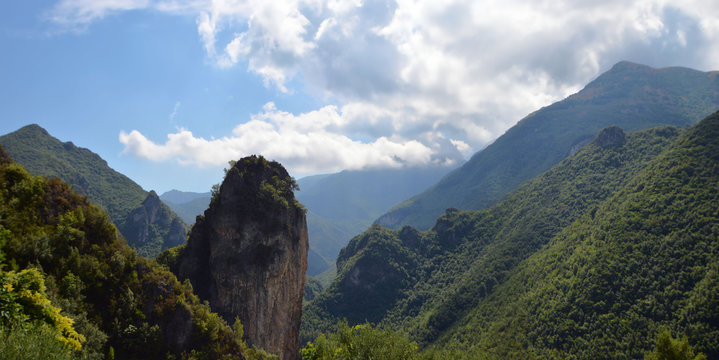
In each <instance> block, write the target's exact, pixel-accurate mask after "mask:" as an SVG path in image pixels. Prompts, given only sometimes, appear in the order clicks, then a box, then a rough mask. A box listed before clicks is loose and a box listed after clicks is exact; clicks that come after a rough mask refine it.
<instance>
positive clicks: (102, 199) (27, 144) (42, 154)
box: [0, 124, 188, 257]
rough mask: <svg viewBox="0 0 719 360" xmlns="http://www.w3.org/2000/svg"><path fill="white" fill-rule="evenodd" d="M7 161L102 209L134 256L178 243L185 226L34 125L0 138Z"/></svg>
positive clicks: (102, 164)
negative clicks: (58, 183)
mask: <svg viewBox="0 0 719 360" xmlns="http://www.w3.org/2000/svg"><path fill="white" fill-rule="evenodd" d="M0 145H2V146H3V148H4V149H5V151H6V152H7V153H8V154H9V155H10V157H11V158H12V159H13V160H14V161H16V162H18V163H19V164H21V165H23V166H24V167H25V168H26V169H27V170H28V171H29V172H30V173H31V174H34V175H42V176H46V177H58V178H60V179H62V180H63V181H65V182H67V183H68V184H70V185H71V186H72V188H73V190H75V191H76V192H78V193H80V194H83V195H86V196H87V197H88V198H90V200H92V201H93V202H94V203H96V204H97V205H99V206H100V207H101V208H103V209H104V210H105V211H107V213H108V214H109V216H110V219H111V220H112V222H113V223H114V224H115V226H117V228H118V229H120V231H121V232H122V234H123V236H124V237H125V239H127V242H128V244H129V245H130V246H134V247H136V248H137V250H138V252H139V254H140V255H143V256H148V257H154V256H155V255H157V254H158V253H159V252H160V251H161V250H162V249H164V248H168V247H173V246H177V245H179V244H182V243H184V241H185V240H186V236H187V230H188V228H187V225H186V224H185V223H184V222H183V221H182V219H180V218H179V217H178V216H177V215H176V214H175V213H173V212H172V210H170V209H169V208H168V207H167V206H166V205H165V204H163V203H162V202H161V201H159V199H158V198H157V195H156V194H154V193H148V192H146V191H145V190H143V189H142V188H141V187H140V185H138V184H137V183H135V182H134V181H132V180H131V179H130V178H128V177H127V176H125V175H123V174H120V173H118V172H117V171H115V170H113V169H112V168H110V167H109V166H108V165H107V162H106V161H105V160H103V159H102V158H101V157H100V156H98V155H97V154H95V153H93V152H92V151H90V150H88V149H84V148H79V147H77V146H75V145H74V144H73V143H71V142H65V143H63V142H60V140H58V139H56V138H54V137H53V136H51V135H50V134H49V133H48V132H47V131H46V130H45V129H43V128H41V127H40V126H38V125H34V124H33V125H28V126H25V127H23V128H21V129H19V130H17V131H15V132H12V133H10V134H7V135H3V136H2V137H0Z"/></svg>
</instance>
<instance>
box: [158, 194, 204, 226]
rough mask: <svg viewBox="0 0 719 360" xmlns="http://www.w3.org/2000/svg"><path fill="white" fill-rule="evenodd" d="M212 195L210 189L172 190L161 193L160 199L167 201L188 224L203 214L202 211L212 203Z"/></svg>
mask: <svg viewBox="0 0 719 360" xmlns="http://www.w3.org/2000/svg"><path fill="white" fill-rule="evenodd" d="M211 197H212V194H211V193H210V192H209V191H208V192H205V193H197V192H191V191H179V190H170V191H168V192H165V193H164V194H162V195H160V200H162V201H163V202H165V204H167V206H169V207H170V209H172V211H174V212H175V213H176V214H177V215H179V216H180V217H181V218H182V220H184V221H185V223H186V224H190V225H192V224H194V223H195V218H196V217H197V215H202V212H203V211H205V209H207V206H208V205H210V198H211Z"/></svg>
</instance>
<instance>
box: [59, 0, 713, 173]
mask: <svg viewBox="0 0 719 360" xmlns="http://www.w3.org/2000/svg"><path fill="white" fill-rule="evenodd" d="M139 8H146V9H152V10H153V11H159V12H164V13H168V14H175V15H176V14H182V15H184V16H188V15H189V16H193V17H194V18H195V19H196V25H197V33H198V37H199V38H200V40H201V41H202V44H203V46H204V51H205V53H206V55H207V58H208V59H209V60H210V62H212V63H214V64H215V65H217V66H219V67H233V66H242V67H246V68H247V70H248V71H250V72H253V73H256V74H258V75H260V76H261V77H262V78H263V79H264V80H265V84H266V86H268V87H275V88H276V89H278V90H280V91H282V92H285V93H288V94H292V92H293V91H297V90H299V91H307V92H309V93H310V96H314V97H315V98H317V99H320V100H323V101H325V102H326V103H329V104H336V106H334V107H332V106H329V107H323V108H321V109H319V110H317V111H316V112H308V113H306V114H300V115H297V116H295V115H292V114H286V113H283V112H282V111H280V110H277V109H269V110H268V109H265V111H264V112H262V113H260V114H257V115H255V116H254V117H253V118H252V119H251V120H250V121H249V122H247V123H245V124H240V125H239V126H238V129H240V128H241V129H244V131H257V132H258V134H262V135H263V136H266V137H267V138H268V139H270V138H271V139H273V141H276V142H278V143H281V144H285V145H287V147H283V148H282V149H288V148H289V149H298V150H297V153H298V154H306V156H308V159H309V156H310V155H312V156H316V160H317V161H323V162H324V164H325V165H323V166H328V167H329V168H332V169H334V168H341V167H343V166H347V167H352V166H355V167H356V166H364V165H366V164H380V163H392V162H391V161H389V160H386V158H383V159H385V160H379V159H380V158H382V156H380V155H379V154H386V153H392V152H398V153H402V151H405V150H402V151H400V149H410V148H411V149H413V150H412V151H414V152H416V153H421V151H419V149H420V147H419V146H415V145H412V146H410V144H411V143H410V142H409V141H408V140H407V139H420V138H421V137H422V136H424V135H426V134H430V133H431V134H435V135H436V136H434V138H435V139H440V138H446V139H452V141H451V142H450V141H449V140H446V139H445V140H444V141H445V142H446V143H447V144H450V145H452V144H454V147H455V149H456V150H458V151H461V152H463V153H468V152H471V151H476V150H479V149H481V148H482V147H484V146H486V145H487V144H488V143H490V142H491V141H493V139H495V138H496V137H497V136H499V135H501V134H502V133H503V132H504V131H505V130H506V129H507V128H509V127H510V126H512V125H513V124H514V123H515V122H516V121H518V120H519V119H520V118H522V117H523V116H525V115H526V114H528V113H530V112H531V111H534V110H536V109H537V108H539V107H541V106H544V105H548V104H550V103H551V102H554V101H557V100H560V99H562V98H564V97H566V96H567V95H569V94H571V93H573V92H576V91H577V90H579V89H580V88H581V87H582V86H583V85H584V84H586V83H587V82H588V81H590V80H591V79H592V78H594V77H596V76H597V75H598V74H599V72H601V71H603V70H606V69H608V68H609V67H610V66H611V65H613V64H614V63H616V62H617V61H620V60H630V61H635V62H640V63H647V64H649V65H652V66H671V65H682V66H689V67H695V68H699V69H704V70H710V69H716V68H718V67H719V63H717V60H716V59H719V6H716V2H715V1H714V0H687V1H679V0H640V1H630V2H627V1H624V0H602V1H580V2H577V1H570V0H553V1H529V0H486V1H474V0H447V1H420V0H396V1H394V0H364V1H361V0H348V1H342V0H274V1H266V0H243V1H240V0H207V1H199V0H172V1H167V0H127V1H120V0H101V1H99V0H95V1H91V0H63V1H61V2H60V3H59V4H58V5H57V6H56V7H55V8H54V10H53V11H52V12H51V14H52V16H51V18H52V19H53V21H55V22H57V23H59V24H62V25H68V24H72V23H76V24H79V25H87V24H89V23H90V22H92V21H95V20H98V19H101V18H102V17H104V16H106V15H107V14H110V13H117V12H120V11H126V10H132V9H139ZM219 39H223V40H219ZM657 59H661V63H658V62H657V61H658V60H657ZM298 74H299V75H301V79H302V81H303V83H302V86H303V87H302V88H301V89H292V88H290V87H289V86H290V85H288V84H289V83H291V82H290V81H291V80H292V79H295V78H298ZM290 96H291V95H290ZM300 119H301V122H302V124H303V125H302V126H299V125H297V124H296V122H298V121H300ZM314 121H317V122H320V124H318V125H312V124H308V123H310V122H314ZM257 122H259V123H257ZM253 126H257V127H256V128H255V127H253ZM268 126H269V127H268ZM188 133H189V132H188ZM137 135H139V133H138V134H135V135H133V133H130V134H125V139H127V141H128V142H127V144H135V143H131V142H130V140H132V141H138V143H137V144H135V145H132V146H130V145H127V146H129V147H128V149H129V150H128V152H131V153H135V154H138V155H140V156H147V157H150V156H151V155H150V154H147V155H143V154H145V152H144V151H141V150H140V149H144V147H142V146H141V143H142V142H143V141H145V140H147V139H145V140H142V138H140V137H138V136H137ZM171 135H172V136H175V137H176V138H177V140H174V141H175V142H178V143H179V142H180V140H182V141H185V142H186V144H185V143H183V144H184V145H183V146H185V147H181V146H179V145H177V146H178V147H177V150H173V151H172V153H173V154H176V155H173V156H180V154H179V153H178V152H179V151H180V150H182V149H189V148H188V147H187V146H190V145H192V144H195V145H192V146H197V147H198V149H215V147H213V146H215V145H217V144H224V143H222V142H221V141H220V140H217V141H216V142H212V141H209V142H208V143H209V144H214V145H202V146H200V145H199V144H202V139H197V138H194V137H193V136H192V135H191V133H190V134H189V135H190V136H189V137H187V134H184V133H182V132H180V133H177V134H171ZM270 135H272V136H270ZM277 136H281V137H282V139H279V138H278V137H277ZM285 137H287V139H284V138H285ZM240 138H242V136H240V135H238V134H237V133H235V134H233V135H232V136H230V137H228V138H226V141H227V143H228V144H233V146H234V148H237V149H242V150H243V151H245V150H247V151H256V150H258V149H260V148H261V147H260V146H259V145H256V146H254V147H248V146H247V145H242V146H243V147H240V146H239V145H238V144H237V142H236V141H234V140H233V139H240ZM133 139H134V140H133ZM223 139H225V138H223ZM278 139H279V140H278ZM351 139H364V142H358V141H356V140H351ZM397 139H403V140H397ZM246 140H247V141H249V140H251V139H246ZM415 141H418V142H419V143H420V144H424V146H425V147H426V148H429V149H434V151H437V150H436V149H437V148H436V147H432V146H431V144H430V142H429V141H428V140H422V141H420V140H415ZM145 142H147V141H145ZM170 142H171V139H169V138H168V144H166V145H163V146H165V149H167V146H169V145H171V144H170ZM309 144H313V145H312V146H316V147H318V148H321V149H327V148H330V146H329V145H327V144H333V146H338V147H340V146H348V147H349V148H352V149H361V150H356V151H358V152H360V153H362V154H365V155H366V157H351V156H349V155H346V154H345V155H342V154H344V153H339V154H331V155H322V156H320V155H319V154H315V153H313V152H312V150H313V149H311V148H307V147H310V145H309ZM391 144H394V145H392V146H400V147H399V148H396V149H395V148H394V147H392V146H390V145H391ZM320 145H322V146H325V145H326V146H325V147H324V148H323V147H321V146H320ZM465 145H466V146H469V148H470V150H468V149H467V147H466V146H465ZM173 146H174V145H173ZM147 148H150V145H148V147H147ZM234 148H233V149H234ZM173 149H174V148H173ZM263 149H264V148H263ZM282 149H279V148H274V147H270V146H268V147H267V149H265V150H271V151H273V152H274V153H276V154H278V156H280V155H281V156H289V155H287V154H285V153H283V152H282V151H281V150H282ZM390 149H393V150H390ZM167 151H169V150H167ZM207 151H210V150H207ZM213 151H214V150H213ZM238 151H239V150H238ZM292 151H295V150H292ZM406 151H410V150H406ZM369 154H374V155H371V156H370V155H369ZM402 154H404V155H403V156H405V157H406V158H407V161H419V160H418V159H425V160H426V159H427V155H426V154H425V155H424V157H421V156H420V157H418V158H415V157H412V156H410V155H409V153H402ZM154 156H158V155H154ZM198 156H199V155H194V154H188V155H186V158H185V159H186V160H187V161H192V162H197V163H202V161H200V160H198V159H195V157H198ZM268 156H269V155H268ZM295 157H296V158H298V157H299V155H296V156H295ZM193 159H194V160H193ZM412 159H413V160H412ZM350 160H352V161H357V164H359V165H352V164H351V161H350ZM306 161H309V160H306ZM295 164H297V165H296V166H297V167H302V166H300V165H299V164H300V161H299V160H295ZM303 166H304V165H303ZM303 168H308V167H307V166H305V167H303Z"/></svg>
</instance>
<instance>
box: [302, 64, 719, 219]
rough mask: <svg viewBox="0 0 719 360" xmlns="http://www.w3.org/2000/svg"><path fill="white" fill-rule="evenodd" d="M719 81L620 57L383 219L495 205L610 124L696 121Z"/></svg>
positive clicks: (708, 109)
mask: <svg viewBox="0 0 719 360" xmlns="http://www.w3.org/2000/svg"><path fill="white" fill-rule="evenodd" d="M717 89H718V88H717V82H716V75H715V74H713V73H704V72H699V71H695V70H690V69H685V68H663V69H652V68H649V67H647V66H643V65H638V64H632V63H628V62H621V63H618V64H616V65H615V66H614V67H613V68H612V69H611V70H609V71H607V72H606V73H604V74H602V75H601V76H599V77H598V78H597V79H596V80H594V81H592V82H591V83H589V84H588V85H587V86H586V87H585V88H584V89H583V90H582V91H580V92H579V93H577V94H574V95H572V96H570V97H568V98H567V99H565V100H562V101H560V102H557V103H554V104H552V105H550V106H547V107H544V108H542V109H539V110H538V111H536V112H533V113H532V114H530V115H528V116H527V117H525V118H524V119H522V120H521V121H519V122H518V123H517V124H516V125H515V126H514V127H512V128H511V129H509V130H508V131H507V132H506V133H505V134H503V135H502V136H500V137H499V138H498V139H497V140H495V141H494V143H492V144H491V145H489V146H488V147H487V148H485V149H483V150H482V151H480V152H478V153H476V154H475V155H474V156H473V157H472V158H471V159H470V160H469V161H468V162H467V163H466V164H465V165H463V166H462V167H461V168H459V169H457V170H455V171H453V172H452V173H450V174H449V175H447V176H446V177H445V178H443V179H442V180H441V181H440V182H439V183H437V184H436V185H434V186H432V187H430V188H429V189H427V190H426V191H425V192H423V193H421V194H419V195H416V196H414V197H412V198H411V199H408V200H407V201H405V202H403V203H401V204H399V205H397V206H395V207H394V208H393V209H391V210H390V211H389V212H387V213H386V214H385V215H383V216H382V217H380V219H379V220H378V221H379V222H380V223H381V224H382V225H384V226H389V227H392V228H397V229H398V228H400V227H401V226H402V225H412V226H414V227H416V228H418V229H422V230H423V229H428V228H429V227H431V226H432V224H433V223H434V220H435V219H436V218H437V217H438V216H440V215H441V214H442V212H443V211H444V209H445V208H447V207H450V206H455V207H458V208H460V209H483V208H488V207H490V206H492V205H494V204H496V203H498V202H499V201H501V200H503V199H504V198H505V196H506V195H507V194H509V193H510V192H512V191H513V190H515V189H517V187H518V186H519V185H521V184H522V183H524V182H525V181H527V180H529V179H531V178H533V177H535V176H538V175H539V174H541V173H542V172H544V171H546V170H548V169H549V168H551V167H552V166H554V165H556V164H558V163H559V162H560V161H561V160H562V159H564V158H566V157H567V156H569V155H570V154H571V153H573V151H576V149H578V148H579V147H580V146H581V145H582V144H584V143H586V142H587V141H589V140H590V139H591V138H592V137H593V136H594V135H595V134H596V133H597V132H598V131H599V130H601V129H602V128H604V127H607V126H610V125H617V126H619V127H621V128H623V129H625V130H627V131H637V130H642V129H646V128H650V127H653V126H659V125H674V126H679V127H684V126H687V125H689V124H693V123H695V122H696V121H698V120H700V119H702V118H703V117H705V116H707V115H708V114H710V113H712V112H714V111H716V109H717V108H719V91H717ZM310 209H311V207H310Z"/></svg>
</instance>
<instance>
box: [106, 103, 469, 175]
mask: <svg viewBox="0 0 719 360" xmlns="http://www.w3.org/2000/svg"><path fill="white" fill-rule="evenodd" d="M347 125H348V121H347V119H346V117H345V114H344V113H343V112H342V111H341V110H339V109H337V107H335V106H326V107H323V108H321V109H319V110H316V111H312V112H308V113H303V114H299V115H293V114H291V113H288V112H284V111H280V110H277V108H276V107H275V105H274V104H273V103H268V104H266V105H265V106H264V109H263V111H262V112H260V113H258V114H255V115H253V116H252V118H251V120H250V121H248V122H245V123H243V124H240V125H238V126H237V127H235V129H234V130H233V131H232V135H231V136H226V137H222V138H219V139H210V140H208V139H204V138H201V137H195V136H194V135H193V134H192V132H191V131H189V130H186V129H180V130H178V131H177V132H176V133H173V134H169V135H167V140H166V141H165V143H164V144H157V143H155V142H153V141H152V140H150V139H148V138H147V137H145V136H144V135H142V133H140V132H139V131H137V130H133V131H131V132H129V133H126V132H124V131H123V132H121V133H120V137H119V138H120V142H121V143H123V144H124V145H125V150H124V151H125V153H129V154H133V155H136V156H140V157H143V158H147V159H149V160H152V161H167V160H172V159H177V161H179V162H180V163H182V164H193V165H198V166H221V165H224V164H226V163H227V161H229V160H233V159H238V158H241V157H243V156H247V155H250V154H262V155H264V156H266V157H268V158H271V159H274V160H278V161H281V162H282V163H283V164H284V165H285V166H286V167H287V168H289V169H290V171H291V172H293V173H299V174H311V173H317V172H327V171H340V170H343V169H353V170H357V169H365V168H377V167H394V168H397V167H403V166H427V165H431V164H435V165H438V166H446V165H452V164H456V163H457V162H458V161H461V155H460V154H459V153H458V152H457V151H456V150H455V147H454V146H450V147H449V148H447V144H452V142H450V141H449V140H446V139H444V138H443V137H442V136H441V135H439V134H431V133H428V134H424V137H423V141H422V142H420V141H418V140H413V139H402V138H398V137H393V138H388V137H384V136H383V137H379V138H376V139H374V140H373V141H369V142H362V141H358V140H353V139H351V138H349V137H347V136H345V135H342V134H341V133H342V129H343V128H344V127H346V126H347Z"/></svg>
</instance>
